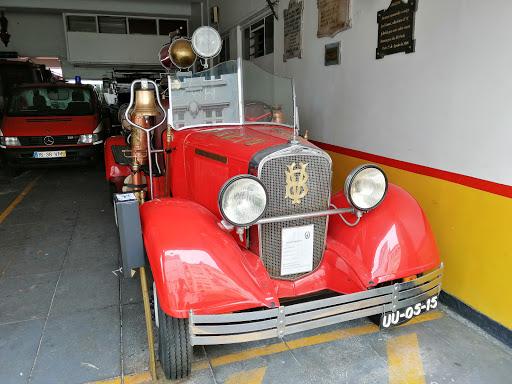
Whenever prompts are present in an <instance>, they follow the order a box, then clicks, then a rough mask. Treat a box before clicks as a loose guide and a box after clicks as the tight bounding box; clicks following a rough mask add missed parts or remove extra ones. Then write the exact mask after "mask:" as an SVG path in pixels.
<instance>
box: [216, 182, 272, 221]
mask: <svg viewBox="0 0 512 384" xmlns="http://www.w3.org/2000/svg"><path fill="white" fill-rule="evenodd" d="M267 201H268V198H267V190H266V188H265V186H264V185H263V184H262V183H261V181H260V180H259V179H257V178H256V177H254V176H251V175H238V176H235V177H232V178H231V179H229V180H228V181H226V182H225V183H224V185H223V186H222V188H221V189H220V192H219V199H218V202H219V208H220V213H221V214H222V217H224V218H225V219H226V220H227V221H229V222H230V223H231V224H233V225H235V226H237V227H247V226H249V225H252V224H254V223H255V222H256V221H258V220H259V219H260V217H261V216H263V214H264V213H265V209H266V208H267Z"/></svg>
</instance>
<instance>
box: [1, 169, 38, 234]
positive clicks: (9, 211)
mask: <svg viewBox="0 0 512 384" xmlns="http://www.w3.org/2000/svg"><path fill="white" fill-rule="evenodd" d="M40 178H41V175H39V176H37V177H36V178H35V179H34V180H32V182H31V183H30V184H29V185H27V187H26V188H25V189H24V190H23V192H21V193H20V194H19V195H18V197H17V198H16V200H14V201H13V202H12V203H11V205H9V206H8V207H7V209H6V210H5V211H3V213H2V214H1V215H0V224H2V221H4V220H5V218H6V217H7V216H9V213H11V211H12V210H13V209H14V207H16V206H17V205H18V204H19V203H20V201H21V200H23V198H24V197H25V195H26V194H27V193H29V191H30V190H31V189H32V187H33V186H34V185H35V184H36V183H37V181H38V180H39V179H40Z"/></svg>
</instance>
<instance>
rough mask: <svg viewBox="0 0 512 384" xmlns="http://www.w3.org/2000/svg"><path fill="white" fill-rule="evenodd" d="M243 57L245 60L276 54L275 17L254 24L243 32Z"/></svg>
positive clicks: (269, 16) (271, 16)
mask: <svg viewBox="0 0 512 384" xmlns="http://www.w3.org/2000/svg"><path fill="white" fill-rule="evenodd" d="M242 48H243V56H244V59H245V60H250V59H254V58H256V57H260V56H264V55H268V54H269V53H273V52H274V16H273V15H268V16H266V17H265V18H263V19H261V20H258V21H256V22H254V23H252V24H251V25H250V26H248V27H247V28H245V29H244V31H243V47H242Z"/></svg>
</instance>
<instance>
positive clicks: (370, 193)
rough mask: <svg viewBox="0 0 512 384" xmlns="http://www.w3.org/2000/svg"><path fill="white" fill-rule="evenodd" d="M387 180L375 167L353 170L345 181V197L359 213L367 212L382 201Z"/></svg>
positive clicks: (379, 169)
mask: <svg viewBox="0 0 512 384" xmlns="http://www.w3.org/2000/svg"><path fill="white" fill-rule="evenodd" d="M387 191H388V178H387V177H386V174H385V173H384V171H383V170H382V169H381V168H379V167H378V166H376V165H373V164H365V165H361V166H359V167H357V168H354V170H352V172H350V174H349V175H348V177H347V180H345V197H346V198H347V200H348V202H349V203H350V205H352V206H353V207H354V208H356V209H358V210H360V211H369V210H371V209H373V208H375V207H376V206H378V205H379V204H380V203H382V200H384V197H385V196H386V192H387Z"/></svg>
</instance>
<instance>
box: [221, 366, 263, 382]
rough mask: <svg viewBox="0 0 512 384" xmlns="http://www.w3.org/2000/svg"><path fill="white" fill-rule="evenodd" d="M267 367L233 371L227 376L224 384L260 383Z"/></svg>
mask: <svg viewBox="0 0 512 384" xmlns="http://www.w3.org/2000/svg"><path fill="white" fill-rule="evenodd" d="M266 370H267V367H262V368H256V369H251V370H250V371H244V372H238V373H233V374H231V375H229V376H228V378H227V379H226V381H225V382H224V384H260V383H261V382H262V381H263V376H265V372H266Z"/></svg>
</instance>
